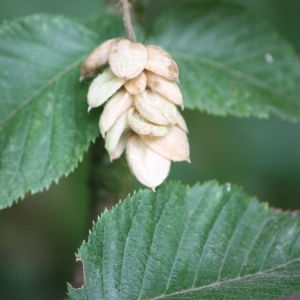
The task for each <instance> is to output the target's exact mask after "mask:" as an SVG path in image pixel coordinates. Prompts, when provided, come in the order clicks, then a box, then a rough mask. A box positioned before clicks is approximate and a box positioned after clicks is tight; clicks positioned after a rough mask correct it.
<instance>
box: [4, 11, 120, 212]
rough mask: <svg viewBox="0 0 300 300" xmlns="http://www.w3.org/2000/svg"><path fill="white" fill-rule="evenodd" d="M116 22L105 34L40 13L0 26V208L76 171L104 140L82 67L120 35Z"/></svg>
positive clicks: (105, 25) (106, 19)
mask: <svg viewBox="0 0 300 300" xmlns="http://www.w3.org/2000/svg"><path fill="white" fill-rule="evenodd" d="M116 24H117V23H116V19H115V18H114V17H112V16H103V18H102V27H101V28H99V31H100V34H96V33H95V32H93V31H91V30H90V29H88V28H87V27H84V26H82V25H80V24H79V23H78V22H77V21H74V20H69V19H67V18H65V17H58V16H47V15H35V16H30V17H26V18H24V19H20V20H17V21H13V22H6V23H4V24H2V26H1V27H0V78H1V80H0V94H1V97H0V101H1V110H0V153H1V154H0V208H3V207H7V206H9V205H11V204H12V202H13V200H16V199H17V198H19V197H23V196H24V194H25V193H26V192H28V191H31V192H32V193H35V192H37V191H40V190H42V189H44V188H48V187H49V185H50V184H51V183H52V182H53V181H57V180H58V179H59V178H60V177H61V176H63V175H64V174H68V173H69V172H71V171H72V170H73V169H74V168H75V167H76V165H77V164H78V161H80V160H81V158H82V156H83V153H84V151H86V150H87V148H88V146H89V144H90V142H91V141H92V140H94V139H95V137H96V136H97V135H98V126H97V121H98V114H90V115H88V114H87V103H86V93H87V84H84V83H79V81H78V79H79V67H80V64H81V62H82V61H83V60H84V58H85V57H86V55H87V54H88V52H90V51H91V50H92V49H93V48H95V47H96V46H97V45H98V44H100V43H101V42H102V41H104V40H106V39H107V38H109V37H112V36H119V35H120V32H121V31H120V30H119V27H120V26H118V25H116Z"/></svg>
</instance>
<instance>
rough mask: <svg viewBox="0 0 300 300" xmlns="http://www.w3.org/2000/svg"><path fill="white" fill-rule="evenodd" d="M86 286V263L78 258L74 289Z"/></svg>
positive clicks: (73, 283) (75, 268)
mask: <svg viewBox="0 0 300 300" xmlns="http://www.w3.org/2000/svg"><path fill="white" fill-rule="evenodd" d="M84 285H85V279H84V262H83V260H82V259H81V258H77V259H76V262H75V267H74V279H73V282H72V287H73V288H74V289H81V288H83V287H84Z"/></svg>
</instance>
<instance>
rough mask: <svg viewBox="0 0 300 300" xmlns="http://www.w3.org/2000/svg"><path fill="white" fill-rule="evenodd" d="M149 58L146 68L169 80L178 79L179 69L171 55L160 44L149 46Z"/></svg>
mask: <svg viewBox="0 0 300 300" xmlns="http://www.w3.org/2000/svg"><path fill="white" fill-rule="evenodd" d="M147 51H148V59H147V63H146V66H145V69H146V70H148V71H151V72H153V73H155V74H157V75H160V76H162V77H164V78H166V79H168V80H172V81H177V80H178V76H179V70H178V66H177V64H176V62H175V61H174V60H173V59H172V57H171V55H170V54H169V53H168V52H167V51H165V50H164V49H162V48H161V47H158V46H152V45H149V46H147Z"/></svg>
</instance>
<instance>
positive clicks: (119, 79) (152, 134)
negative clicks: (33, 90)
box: [80, 38, 190, 190]
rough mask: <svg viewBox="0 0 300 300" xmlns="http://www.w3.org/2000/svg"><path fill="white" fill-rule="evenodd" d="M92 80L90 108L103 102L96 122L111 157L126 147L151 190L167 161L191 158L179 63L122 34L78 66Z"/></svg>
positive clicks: (165, 172) (129, 159) (129, 158)
mask: <svg viewBox="0 0 300 300" xmlns="http://www.w3.org/2000/svg"><path fill="white" fill-rule="evenodd" d="M98 71H100V74H98V75H97V76H96V77H95V79H94V80H93V81H92V83H91V85H90V87H89V91H88V96H87V98H88V99H87V101H88V105H89V110H90V109H92V108H94V107H98V106H100V105H102V104H103V103H105V102H106V104H105V107H104V110H103V113H102V115H101V116H100V120H99V129H100V132H101V135H102V136H103V138H104V139H105V148H106V150H107V152H108V154H109V156H110V159H111V160H114V159H117V158H119V157H120V156H121V155H122V154H123V152H124V151H126V159H127V162H128V165H129V167H130V170H131V171H132V173H133V174H134V175H135V177H136V178H137V179H138V180H139V181H140V182H141V183H142V184H144V185H145V186H147V187H150V188H152V189H153V190H154V189H155V188H156V187H157V186H158V185H160V184H161V183H162V182H163V181H164V180H165V179H166V177H167V176H168V174H169V171H170V165H171V161H190V158H189V143H188V139H187V126H186V123H185V121H184V119H183V117H182V115H181V114H180V112H179V111H178V110H177V108H176V105H179V106H181V108H183V97H182V94H181V91H180V89H179V87H178V84H177V81H178V76H179V72H178V67H177V64H176V62H175V61H174V60H173V58H172V56H171V55H170V54H169V53H168V52H167V51H165V50H164V49H162V48H161V47H159V46H153V45H148V46H147V45H143V44H140V43H137V42H133V41H131V40H129V39H125V38H116V39H111V40H108V41H105V42H104V43H102V44H101V45H100V46H99V47H97V48H96V49H95V50H93V51H92V52H91V53H90V54H89V56H88V57H87V58H86V60H85V61H84V62H83V64H82V66H81V71H80V73H81V76H80V79H81V80H82V79H84V78H86V77H90V76H92V75H94V74H95V73H96V72H98Z"/></svg>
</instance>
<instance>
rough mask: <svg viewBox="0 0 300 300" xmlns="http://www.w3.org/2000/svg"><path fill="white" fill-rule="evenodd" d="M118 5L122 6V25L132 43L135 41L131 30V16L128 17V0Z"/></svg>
mask: <svg viewBox="0 0 300 300" xmlns="http://www.w3.org/2000/svg"><path fill="white" fill-rule="evenodd" d="M119 5H120V6H122V8H123V9H122V10H123V24H124V29H125V32H126V35H127V37H128V38H129V39H131V40H132V41H136V36H135V33H134V30H133V26H132V21H131V15H130V4H129V2H128V0H120V2H119Z"/></svg>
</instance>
